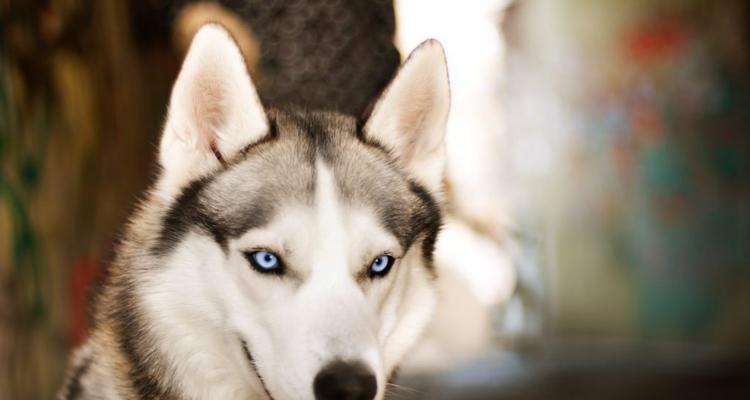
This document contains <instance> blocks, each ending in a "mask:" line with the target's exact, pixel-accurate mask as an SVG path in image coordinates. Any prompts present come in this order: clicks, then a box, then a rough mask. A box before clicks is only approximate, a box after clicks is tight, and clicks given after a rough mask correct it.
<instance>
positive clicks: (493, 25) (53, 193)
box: [0, 0, 750, 399]
mask: <svg viewBox="0 0 750 400" xmlns="http://www.w3.org/2000/svg"><path fill="white" fill-rule="evenodd" d="M195 3H196V2H191V1H179V0H178V1H171V2H170V1H167V0H142V1H131V2H124V1H119V2H115V1H94V0H38V1H12V0H0V285H1V287H2V289H1V290H0V399H46V398H52V397H53V396H54V393H55V391H56V390H57V388H58V385H59V384H60V383H61V379H62V373H63V370H64V368H65V365H66V358H67V355H68V352H69V350H70V349H71V347H72V346H75V345H77V344H79V343H81V341H82V340H83V339H84V337H85V327H86V321H87V314H86V306H85V304H86V299H87V293H89V291H90V288H91V287H92V286H93V285H95V284H96V282H97V280H98V279H99V278H100V277H101V276H102V271H104V269H105V268H106V265H107V262H108V260H109V259H111V257H112V248H113V244H114V242H115V241H116V237H117V234H118V232H119V229H120V226H121V225H122V223H123V222H124V221H125V220H126V218H127V216H128V213H129V211H130V210H131V209H132V207H133V205H134V203H135V201H136V200H137V199H138V198H139V194H140V193H141V192H142V191H143V190H144V189H145V188H146V187H147V186H148V184H149V183H150V182H151V181H152V179H153V176H154V173H155V172H156V169H155V162H154V156H155V154H156V145H157V143H158V138H159V134H160V128H161V124H162V122H163V118H164V114H165V111H166V104H167V100H168V96H169V91H170V89H171V84H172V82H173V81H174V78H175V76H176V74H177V71H178V69H179V65H180V62H181V57H182V55H183V53H184V50H185V48H186V46H187V43H188V42H189V38H190V35H191V33H192V32H194V29H195V27H196V26H197V25H199V24H200V23H201V22H202V21H207V20H214V19H218V20H221V21H223V22H224V23H226V24H228V25H231V27H230V29H232V30H233V31H235V30H236V31H237V32H239V31H242V30H243V29H247V27H248V25H249V28H250V31H252V32H254V33H251V34H248V35H246V36H244V35H243V34H242V33H237V32H235V33H236V34H237V35H238V36H239V37H240V44H241V45H242V47H243V51H244V52H245V55H246V57H247V58H248V60H249V61H250V64H251V65H250V69H251V73H252V74H253V77H254V79H255V80H256V81H257V82H258V83H259V88H260V90H261V96H262V97H265V99H266V100H269V101H270V102H273V101H278V102H282V101H283V100H284V99H285V96H290V95H293V90H292V89H293V87H291V86H287V87H285V86H283V85H281V84H280V83H279V82H280V78H278V77H279V76H280V75H279V73H277V71H282V70H283V71H290V70H291V71H297V72H294V74H301V76H302V77H301V78H299V77H298V76H297V75H290V76H285V77H284V79H283V80H284V82H295V81H294V79H303V80H304V73H303V72H304V71H310V70H315V69H316V68H317V69H318V70H320V69H322V70H326V68H333V67H331V66H327V64H325V63H324V62H320V63H312V62H311V63H303V64H299V65H297V64H292V65H291V67H290V68H291V69H290V68H286V67H289V65H288V63H287V64H284V61H285V60H290V59H291V60H296V59H297V58H294V57H293V56H290V55H289V54H292V55H294V54H296V53H295V52H296V51H297V50H299V51H302V52H303V53H304V52H305V51H316V47H315V46H326V49H328V50H327V51H329V52H331V53H332V54H336V55H338V56H341V57H354V56H356V57H355V58H357V57H359V58H361V57H372V59H373V60H379V61H382V62H383V65H386V66H387V65H391V66H392V65H395V64H396V63H397V62H398V55H397V54H396V53H395V52H393V51H389V49H390V48H389V47H387V46H386V47H377V46H375V47H373V48H372V51H371V52H369V51H367V49H368V47H367V46H365V47H364V48H365V50H364V53H363V54H364V55H362V54H359V53H355V52H354V50H353V49H355V48H356V49H359V50H357V51H363V50H361V49H362V46H363V45H361V43H367V40H368V39H367V38H373V37H375V36H376V35H381V36H377V37H380V38H382V37H385V38H386V40H390V38H391V37H392V39H393V41H394V43H395V44H396V45H397V47H398V49H399V51H400V54H401V56H402V57H403V56H404V55H406V54H408V52H409V51H410V50H411V49H412V48H413V47H415V46H416V45H417V44H418V43H419V42H421V41H422V40H423V39H425V38H427V37H436V38H438V39H439V40H441V42H442V43H443V44H444V46H445V48H446V53H447V57H448V60H449V69H450V73H451V84H452V91H453V109H452V114H451V117H450V121H449V128H448V156H449V166H448V171H447V172H448V179H447V187H448V192H447V193H448V199H449V210H448V218H447V223H446V229H445V231H444V233H443V235H442V237H441V239H440V242H439V243H438V250H437V252H438V254H437V255H438V257H437V261H438V267H439V268H440V272H441V277H442V278H441V281H440V290H441V295H442V299H443V300H442V302H443V304H441V307H440V309H439V310H440V311H439V313H438V315H437V316H436V319H435V321H434V323H433V324H432V326H431V327H430V328H429V329H428V332H427V336H426V338H425V340H424V342H423V343H422V344H421V345H420V346H419V347H418V348H417V349H415V351H414V354H413V356H412V357H411V358H410V359H409V360H408V361H407V362H406V364H405V365H404V368H403V369H402V373H401V377H400V380H399V382H398V384H399V386H398V387H396V388H395V389H394V393H393V394H392V397H393V398H429V399H506V398H513V399H516V398H523V399H537V398H539V399H542V398H550V397H553V398H566V399H598V398H608V399H611V398H618V399H620V398H621V399H632V398H639V399H642V398H681V399H683V398H738V399H740V398H742V399H747V398H750V44H749V43H750V3H748V2H747V1H745V0H721V1H712V2H707V1H700V0H661V1H647V0H632V1H627V2H625V1H618V0H566V1H552V0H517V1H510V0H474V1H471V2H457V1H451V0H395V2H394V3H391V2H389V1H388V0H376V1H371V2H370V1H359V0H358V1H348V2H347V1H337V0H328V1H324V0H317V1H313V0H289V1H278V0H276V1H270V0H269V1H266V2H256V1H246V2H245V1H239V0H225V1H221V2H218V3H214V2H205V3H207V4H205V3H204V4H195ZM289 10H292V11H289ZM376 11H377V12H376ZM285 15H286V16H287V17H288V16H289V15H302V17H300V18H298V19H296V20H294V21H293V23H289V19H288V18H287V19H284V18H285V17H284V16H285ZM342 21H344V22H346V21H348V23H349V24H350V25H351V24H352V23H354V24H355V25H361V26H363V28H362V29H360V30H357V31H356V32H354V31H349V30H347V29H339V30H337V31H336V34H335V35H327V36H326V35H324V36H325V37H326V38H328V39H326V40H328V41H322V40H318V39H319V38H317V37H316V36H315V35H313V36H310V30H311V29H312V30H313V31H315V32H319V31H321V30H326V29H328V28H331V29H334V28H335V27H336V26H338V25H339V23H341V24H344V22H342ZM352 21H353V22H352ZM254 24H255V26H253V25H254ZM344 25H346V24H344ZM269 27H272V28H269ZM311 27H314V28H311ZM394 27H395V32H394ZM269 32H270V33H269ZM373 35H375V36H373ZM382 35H385V36H382ZM305 36H308V39H307V40H308V42H303V41H302V40H303V39H302V38H303V37H305ZM362 38H365V39H362ZM297 39H299V42H297V41H296V40H297ZM329 39H330V40H329ZM285 40H286V41H291V42H292V43H302V44H299V45H294V46H291V47H289V46H286V45H283V46H282V44H284V43H289V42H284V41H285ZM305 43H306V44H305ZM310 43H312V44H310ZM352 43H360V45H359V46H355V45H352ZM279 48H284V49H287V50H285V51H279ZM310 49H312V50H310ZM285 66H286V67H285ZM285 68H286V69H285ZM299 71H303V72H299ZM332 71H333V70H332ZM352 71H353V72H352ZM357 71H358V70H356V69H354V70H351V71H346V70H344V71H333V72H332V75H335V76H338V77H342V79H346V80H348V81H350V82H353V83H352V84H351V85H350V86H348V87H342V88H341V89H340V92H335V91H331V92H326V93H325V94H324V95H325V96H328V97H329V98H337V99H339V103H340V104H352V103H351V102H347V101H346V99H347V96H348V94H347V93H346V92H341V91H343V90H344V89H346V90H350V91H351V90H363V91H373V90H376V89H377V88H378V87H379V86H378V85H382V84H384V83H383V82H376V81H372V80H368V79H365V78H363V76H365V75H366V74H365V75H363V74H358V73H357ZM347 74H349V75H347ZM275 77H276V78H275ZM274 79H277V80H276V81H274ZM264 87H268V88H270V89H268V91H266V92H265V93H266V94H265V95H264ZM290 87H291V88H292V89H290ZM285 90H287V91H286V92H285ZM289 90H292V91H291V92H289ZM290 93H291V94H290ZM367 93H369V92H367ZM337 96H338V97H337ZM362 106H363V105H360V104H356V103H354V104H353V105H352V107H353V108H354V109H353V110H345V111H352V112H353V111H356V110H357V109H358V108H361V107H362Z"/></svg>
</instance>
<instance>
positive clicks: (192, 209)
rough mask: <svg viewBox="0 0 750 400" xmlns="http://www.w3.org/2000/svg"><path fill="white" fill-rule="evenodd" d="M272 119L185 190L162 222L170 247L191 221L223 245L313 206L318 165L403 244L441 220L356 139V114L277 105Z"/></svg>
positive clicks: (414, 188) (379, 153)
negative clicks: (268, 134) (287, 212)
mask: <svg viewBox="0 0 750 400" xmlns="http://www.w3.org/2000/svg"><path fill="white" fill-rule="evenodd" d="M269 117H270V119H271V121H272V123H273V124H274V128H275V133H274V135H273V137H272V138H270V139H269V140H266V141H264V142H262V143H260V144H258V145H256V146H253V147H251V148H250V149H248V151H247V153H246V154H245V155H244V157H243V158H242V159H241V160H237V161H234V163H233V164H232V165H230V166H228V167H227V168H226V169H225V170H223V171H221V172H220V173H218V174H216V175H215V176H213V177H209V178H206V179H204V180H202V181H199V182H196V183H194V184H193V185H191V186H190V187H188V188H186V190H184V191H183V193H182V195H181V196H180V198H178V199H177V201H176V202H175V204H174V205H173V206H172V209H171V210H170V212H169V213H168V215H167V221H165V222H166V224H165V225H166V226H167V227H168V228H167V231H168V232H167V233H168V234H167V235H163V239H164V240H163V242H164V241H166V245H167V248H168V247H170V245H169V243H170V242H174V241H176V236H179V235H180V234H182V233H184V232H186V231H187V230H188V229H189V228H190V226H191V225H193V226H197V227H199V228H203V229H204V230H205V231H208V232H209V233H210V234H212V235H213V236H214V237H215V238H216V240H217V241H219V242H220V243H221V244H222V245H223V244H225V243H226V240H227V239H229V238H235V237H239V236H241V235H243V234H244V233H245V232H247V231H248V230H250V229H253V228H258V227H261V226H264V225H266V224H268V223H269V222H271V220H272V219H273V218H274V217H275V216H276V215H277V213H279V212H283V210H284V208H285V207H289V206H294V207H297V206H310V207H313V206H315V204H314V202H315V190H316V184H317V174H318V166H319V165H321V163H322V164H324V165H325V166H326V168H327V169H328V170H330V172H331V173H332V175H333V178H334V181H335V186H336V192H337V197H338V199H339V201H340V202H341V204H342V205H345V206H349V207H352V208H355V209H370V210H372V211H373V213H374V214H375V215H376V216H377V217H378V219H379V220H380V223H381V225H382V226H383V227H384V228H385V229H386V230H387V231H389V232H390V233H391V234H392V235H393V236H395V237H396V239H397V240H398V241H399V243H400V244H401V246H402V247H403V248H404V249H406V248H408V247H409V246H410V245H411V242H412V241H413V239H414V236H415V235H416V234H417V233H418V232H420V231H421V230H423V229H424V228H425V226H426V225H427V224H429V223H430V220H431V219H434V218H439V216H435V215H432V214H434V213H435V207H434V204H433V202H432V201H431V198H430V197H429V195H427V194H426V192H424V190H422V189H421V188H420V187H418V185H416V184H414V183H413V182H411V181H409V179H408V178H407V177H406V176H405V175H404V174H403V173H402V172H401V171H400V170H399V169H398V168H397V167H396V166H395V164H394V163H393V162H392V160H391V159H390V157H389V156H388V154H387V152H386V151H384V150H383V149H380V148H378V147H377V146H374V145H372V144H368V143H365V142H363V141H361V140H360V139H359V137H358V132H357V124H356V120H355V119H354V118H352V117H348V116H343V115H337V114H329V113H302V112H290V113H283V112H278V111H272V112H270V113H269ZM170 216H171V219H170ZM186 219H188V220H190V222H187V221H186ZM164 245H165V243H162V244H161V246H162V247H163V246H164Z"/></svg>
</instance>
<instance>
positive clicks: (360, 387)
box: [313, 361, 378, 400]
mask: <svg viewBox="0 0 750 400" xmlns="http://www.w3.org/2000/svg"><path fill="white" fill-rule="evenodd" d="M377 390H378V385H377V380H376V378H375V374H373V373H372V371H371V370H370V369H369V368H368V367H367V366H365V365H364V364H363V363H361V362H359V361H355V362H346V361H334V362H332V363H330V364H328V365H326V366H325V367H323V369H321V370H320V372H318V375H316V376H315V381H314V382H313V391H314V392H315V399H316V400H372V399H374V398H375V393H376V392H377Z"/></svg>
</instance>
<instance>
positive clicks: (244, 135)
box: [159, 24, 269, 186]
mask: <svg viewBox="0 0 750 400" xmlns="http://www.w3.org/2000/svg"><path fill="white" fill-rule="evenodd" d="M268 128H269V125H268V120H267V118H266V115H265V111H264V110H263V106H262V105H261V103H260V100H259V99H258V95H257V93H256V91H255V87H254V86H253V84H252V82H251V81H250V76H249V75H248V72H247V68H246V66H245V61H244V60H243V58H242V54H241V53H240V50H239V48H238V47H237V45H236V44H235V42H234V40H233V39H232V38H231V36H230V35H229V33H227V31H226V30H224V29H223V28H222V27H221V26H219V25H216V24H208V25H205V26H203V27H202V28H201V29H200V30H199V31H198V33H196V35H195V37H194V38H193V42H192V44H191V45H190V49H189V50H188V53H187V56H185V61H184V62H183V64H182V69H181V70H180V73H179V76H178V77H177V81H176V82H175V84H174V87H173V89H172V96H171V98H170V101H169V112H168V116H167V122H166V125H165V128H164V134H163V136H162V139H161V146H160V153H159V161H160V163H161V165H162V167H163V168H164V177H163V178H164V180H166V181H167V182H168V185H170V186H180V185H183V184H185V183H186V182H188V181H190V180H193V179H195V178H198V177H200V176H203V175H205V174H207V173H209V172H211V171H213V170H215V169H217V168H219V167H220V166H221V165H222V164H223V163H224V162H225V161H228V160H230V159H231V158H233V157H234V156H236V155H237V153H239V152H240V151H242V150H243V149H244V148H245V147H247V146H248V145H250V144H252V143H255V142H257V141H259V140H260V139H262V138H263V137H264V136H265V135H267V134H268Z"/></svg>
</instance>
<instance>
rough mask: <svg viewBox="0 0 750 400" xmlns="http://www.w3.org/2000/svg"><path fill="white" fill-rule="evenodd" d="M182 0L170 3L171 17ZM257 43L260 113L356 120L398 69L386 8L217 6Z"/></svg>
mask: <svg viewBox="0 0 750 400" xmlns="http://www.w3.org/2000/svg"><path fill="white" fill-rule="evenodd" d="M191 2H192V1H190V0H182V1H178V2H175V5H173V6H172V8H171V9H170V10H169V12H170V13H171V14H172V16H174V15H175V14H176V12H178V11H179V9H180V7H181V6H184V5H185V4H187V3H191ZM219 3H221V4H222V5H224V6H225V7H226V8H228V9H230V10H232V11H234V12H236V13H238V14H239V15H241V16H242V18H243V19H244V20H245V21H247V23H248V25H249V26H250V28H251V29H252V31H253V33H254V34H255V35H256V36H257V38H258V39H259V41H260V60H259V65H258V76H257V77H255V78H256V84H257V86H258V90H259V92H260V96H261V98H262V100H263V102H264V103H265V104H266V105H268V106H286V105H295V106H301V107H304V108H306V109H310V110H335V111H340V112H344V113H347V114H352V115H359V114H361V113H362V112H363V111H364V109H365V108H366V107H367V105H368V104H369V103H370V101H371V100H372V99H373V98H374V97H375V96H376V95H377V94H378V93H379V92H380V91H381V90H382V89H383V88H384V87H385V85H386V84H387V83H388V81H389V79H390V78H391V76H392V75H393V73H394V72H395V70H396V68H397V67H398V64H399V62H400V56H399V53H398V50H396V47H395V46H394V44H393V35H394V32H395V16H394V12H393V2H392V1H391V0H255V1H248V0H222V1H219Z"/></svg>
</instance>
